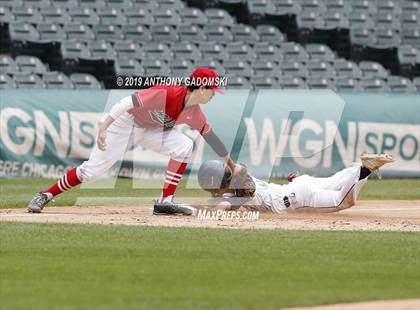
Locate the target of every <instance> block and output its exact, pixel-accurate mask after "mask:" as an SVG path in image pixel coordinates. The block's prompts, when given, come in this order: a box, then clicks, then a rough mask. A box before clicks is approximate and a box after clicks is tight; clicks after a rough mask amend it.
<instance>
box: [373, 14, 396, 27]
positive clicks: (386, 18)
mask: <svg viewBox="0 0 420 310" xmlns="http://www.w3.org/2000/svg"><path fill="white" fill-rule="evenodd" d="M373 22H374V23H375V28H386V29H398V28H399V20H398V18H397V17H396V16H394V15H393V14H390V13H378V14H376V15H375V16H374V17H373Z"/></svg>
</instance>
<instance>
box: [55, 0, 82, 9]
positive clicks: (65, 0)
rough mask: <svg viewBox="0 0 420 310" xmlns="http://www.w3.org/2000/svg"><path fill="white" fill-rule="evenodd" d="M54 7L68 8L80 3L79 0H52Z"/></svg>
mask: <svg viewBox="0 0 420 310" xmlns="http://www.w3.org/2000/svg"><path fill="white" fill-rule="evenodd" d="M50 1H51V5H52V7H55V8H61V9H64V10H65V9H67V8H72V7H75V6H78V5H79V2H78V1H77V0H50Z"/></svg>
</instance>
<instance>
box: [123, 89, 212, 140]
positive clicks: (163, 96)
mask: <svg viewBox="0 0 420 310" xmlns="http://www.w3.org/2000/svg"><path fill="white" fill-rule="evenodd" d="M186 94H187V87H186V86H164V85H156V86H153V87H151V88H148V89H144V90H141V91H138V92H135V93H134V94H133V95H132V98H133V104H134V108H131V109H130V110H129V111H128V112H129V113H131V114H132V115H133V116H134V120H135V121H136V123H137V124H138V125H139V126H140V127H143V128H159V127H163V128H164V129H170V128H172V127H174V126H175V125H179V124H187V125H189V126H191V127H192V128H194V129H196V130H198V131H199V132H200V134H201V135H205V134H207V133H209V132H210V131H211V127H210V125H209V124H208V122H207V118H206V116H205V115H204V113H203V111H201V108H200V107H199V106H198V105H194V106H191V107H186V108H184V99H185V95H186Z"/></svg>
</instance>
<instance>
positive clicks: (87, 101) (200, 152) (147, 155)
mask: <svg viewBox="0 0 420 310" xmlns="http://www.w3.org/2000/svg"><path fill="white" fill-rule="evenodd" d="M131 93H132V91H130V90H111V91H110V90H98V91H91V90H86V91H81V90H77V91H76V90H73V91H65V90H2V91H1V93H0V100H1V101H0V102H1V110H0V123H1V132H0V148H1V149H0V177H3V178H34V177H57V176H59V175H61V174H62V173H63V172H64V171H65V170H66V169H67V168H68V167H71V166H75V165H78V164H80V163H81V162H82V161H84V160H86V159H87V158H88V157H89V154H90V150H91V149H92V147H93V146H94V143H95V135H96V132H97V128H98V125H99V124H100V121H101V119H102V118H103V117H104V116H105V115H106V111H108V110H109V109H110V107H111V106H112V105H113V104H114V103H115V102H116V101H118V100H119V99H120V98H122V97H124V96H127V95H130V94H131ZM202 109H203V110H204V111H205V113H206V115H207V118H208V120H209V123H210V124H211V125H212V127H213V128H214V131H215V132H216V133H217V135H218V136H219V137H220V138H221V140H222V141H223V142H224V143H225V145H226V146H227V148H228V149H229V150H231V153H232V156H233V157H234V158H235V159H236V160H238V161H240V162H243V163H245V164H246V165H248V167H249V168H250V169H251V171H252V172H253V173H254V174H255V175H256V176H258V177H269V176H275V177H282V176H284V175H285V174H287V173H289V172H294V171H299V172H300V173H310V174H313V175H319V176H321V175H328V174H331V173H333V172H334V171H336V170H338V169H341V168H343V167H345V166H348V165H350V164H351V163H352V162H354V161H358V157H359V155H360V154H361V153H362V152H375V153H376V152H387V153H390V154H392V155H394V156H395V158H396V163H395V164H393V165H389V166H387V167H386V169H383V170H382V175H383V176H388V177H420V150H419V148H420V96H419V94H389V93H388V94H365V93H363V94H362V93H340V94H336V93H334V92H332V91H308V90H301V91H291V90H259V91H249V90H227V91H226V93H225V94H224V95H219V94H217V95H216V96H215V98H214V99H213V100H212V101H211V102H210V103H208V104H207V105H205V106H203V107H202ZM176 130H180V131H182V132H184V133H185V134H186V135H188V136H189V137H190V138H191V139H192V140H194V145H195V147H194V156H193V159H192V165H191V167H192V170H193V171H195V170H196V169H197V168H198V167H199V164H200V163H201V162H202V161H204V160H207V159H214V158H217V155H216V154H215V153H214V152H213V151H212V150H211V148H210V147H208V146H207V145H206V144H205V142H204V141H203V139H202V138H201V137H200V136H199V135H198V134H197V132H195V131H194V130H191V129H190V128H188V127H187V126H185V125H183V126H178V127H177V128H176ZM166 162H167V158H166V157H165V156H161V155H159V154H156V153H153V152H151V151H149V150H146V149H143V148H141V147H135V148H134V149H133V150H129V151H128V152H127V154H126V157H125V161H124V162H123V164H122V165H120V163H117V164H116V166H115V168H113V169H111V171H110V172H109V175H120V176H126V177H135V178H147V177H156V176H158V175H159V177H160V174H161V173H159V172H161V171H162V170H163V169H164V168H165V167H166Z"/></svg>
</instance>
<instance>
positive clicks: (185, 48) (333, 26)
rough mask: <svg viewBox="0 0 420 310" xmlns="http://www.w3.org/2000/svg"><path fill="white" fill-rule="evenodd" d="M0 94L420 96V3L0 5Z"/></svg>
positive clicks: (135, 0)
mask: <svg viewBox="0 0 420 310" xmlns="http://www.w3.org/2000/svg"><path fill="white" fill-rule="evenodd" d="M0 37H1V46H0V67H1V69H0V88H3V89H4V88H48V89H49V88H62V89H100V88H114V87H115V79H116V76H118V75H141V76H156V75H162V76H187V75H189V73H190V72H191V70H192V69H193V68H194V67H197V66H209V67H211V68H214V69H216V70H217V71H218V72H219V74H221V75H226V76H228V77H229V87H231V88H251V87H253V88H304V89H308V88H309V89H319V88H330V89H334V90H349V91H351V90H356V91H372V92H388V91H395V92H419V91H420V82H419V79H420V1H419V0H386V1H385V0H187V1H181V0H24V1H23V0H0Z"/></svg>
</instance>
